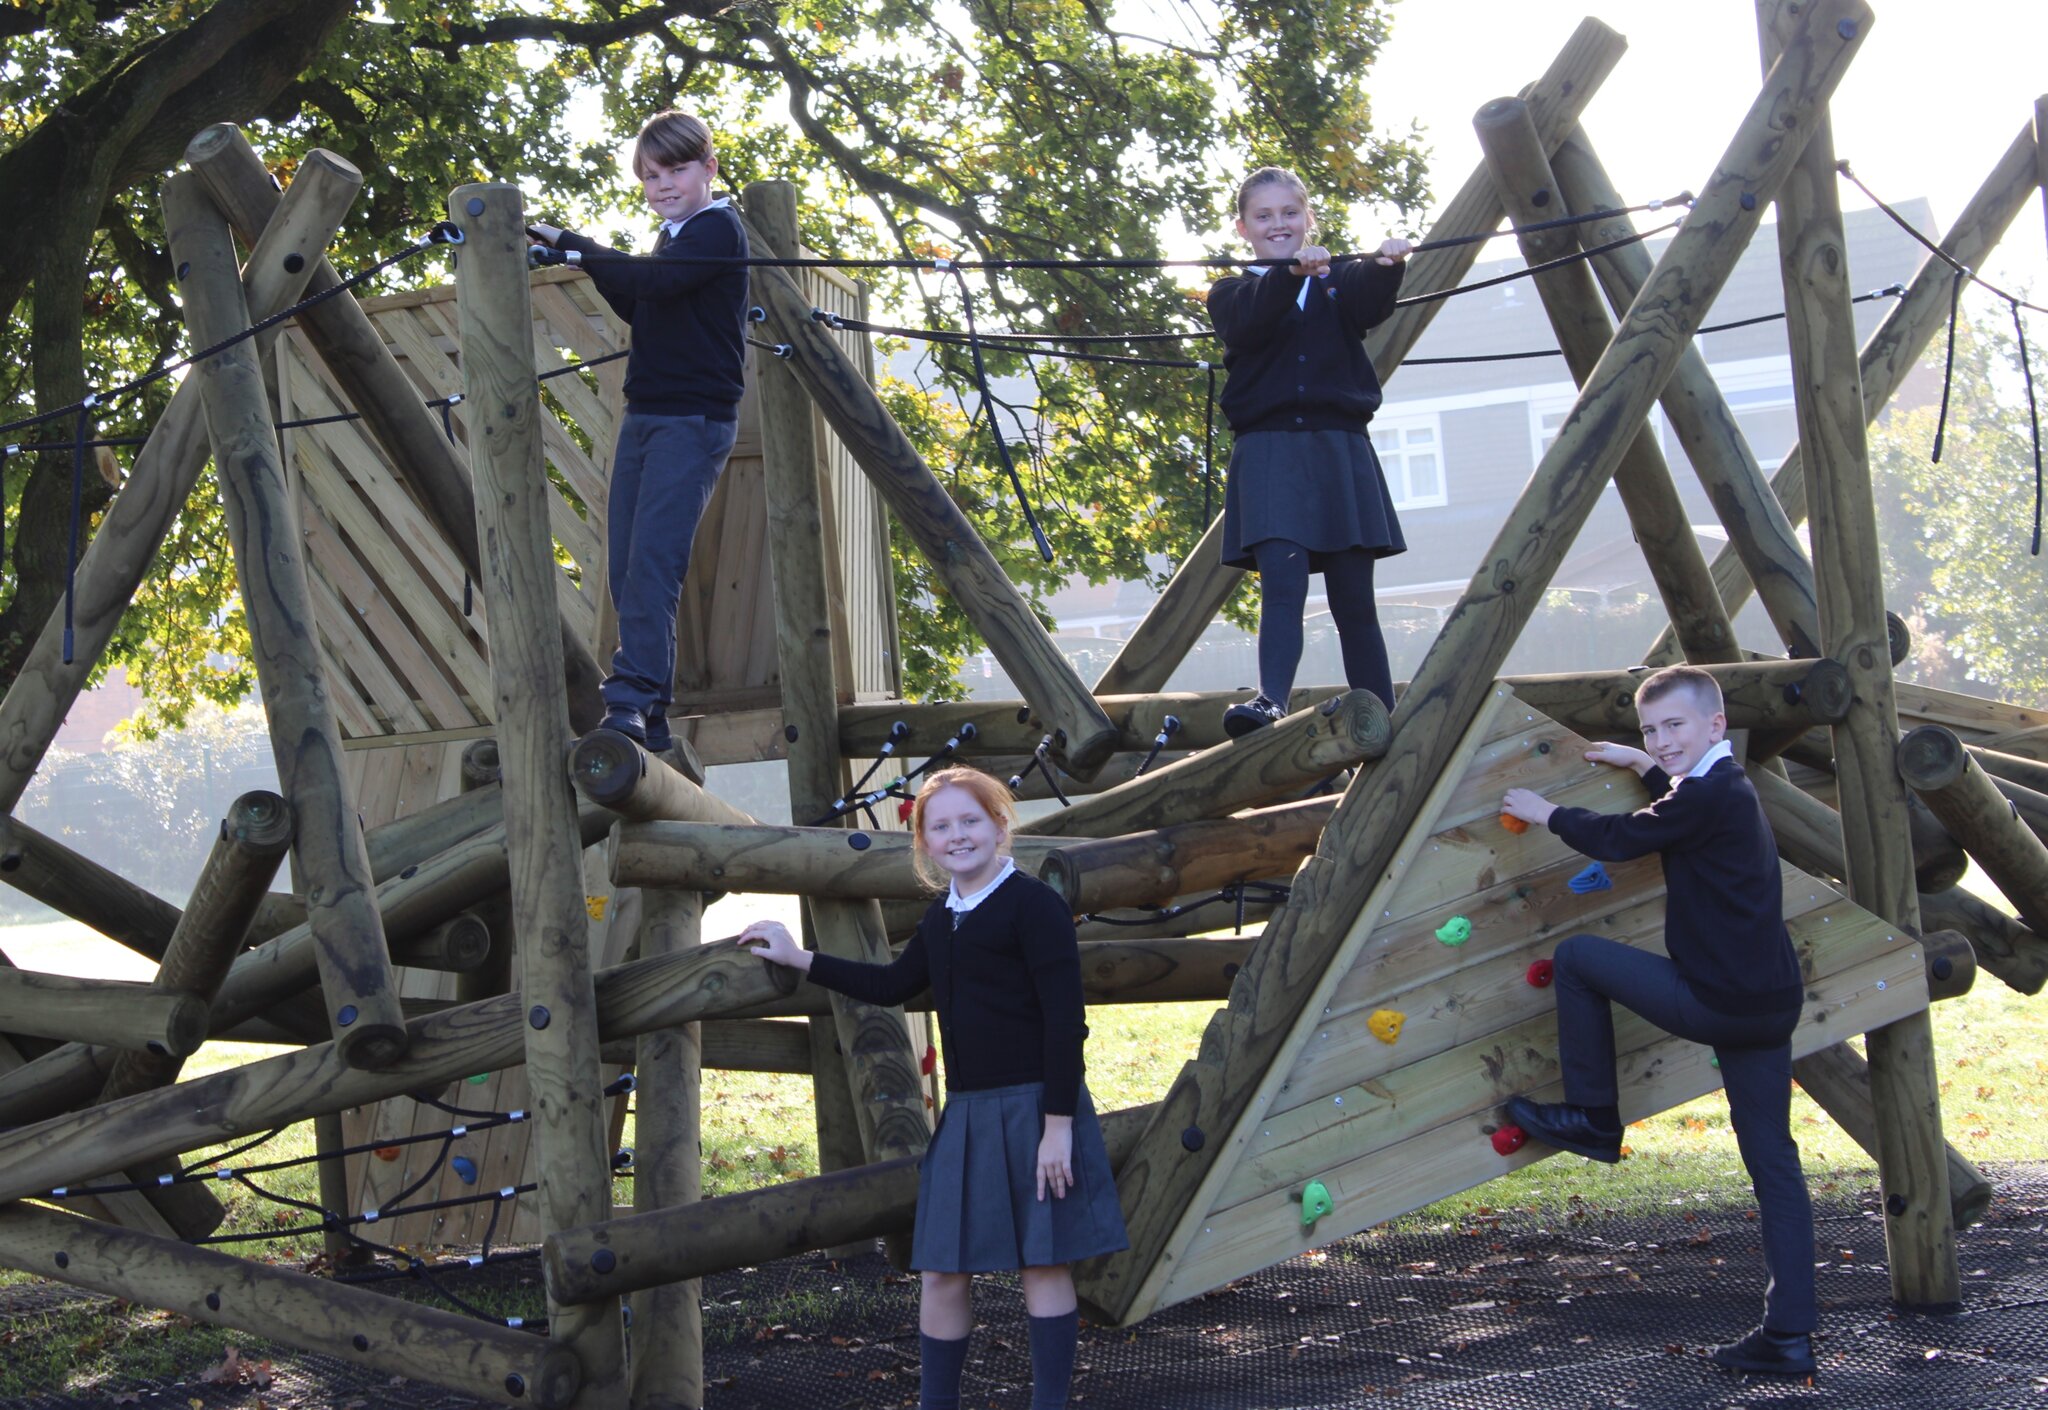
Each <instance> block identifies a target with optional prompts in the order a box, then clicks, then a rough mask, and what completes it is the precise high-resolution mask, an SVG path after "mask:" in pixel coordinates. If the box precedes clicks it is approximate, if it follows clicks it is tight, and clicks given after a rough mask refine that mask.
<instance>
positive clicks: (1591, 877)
mask: <svg viewBox="0 0 2048 1410" xmlns="http://www.w3.org/2000/svg"><path fill="white" fill-rule="evenodd" d="M1565 885H1567V886H1569V887H1571V889H1572V890H1573V891H1574V892H1575V893H1576V894H1578V895H1580V896H1585V895H1588V894H1590V893H1592V892H1594V891H1612V890H1613V889H1614V878H1613V877H1611V876H1609V875H1608V874H1607V868H1606V867H1603V866H1601V865H1600V864H1599V863H1598V862H1595V863H1593V865H1591V866H1589V867H1587V868H1586V869H1585V870H1584V871H1582V872H1580V873H1579V874H1578V875H1577V876H1575V877H1573V878H1572V879H1571V880H1570V881H1567V882H1566V883H1565Z"/></svg>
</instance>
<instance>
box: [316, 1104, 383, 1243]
mask: <svg viewBox="0 0 2048 1410" xmlns="http://www.w3.org/2000/svg"><path fill="white" fill-rule="evenodd" d="M347 1146H348V1138H347V1137H346V1136H345V1135H344V1134H343V1133H342V1129H341V1116H340V1114H339V1113H336V1112H329V1113H328V1114H327V1115H325V1116H316V1117H314V1118H313V1149H314V1151H315V1153H316V1154H318V1155H319V1157H320V1159H319V1161H318V1162H317V1170H318V1176H319V1181H320V1207H321V1208H322V1209H324V1210H327V1211H328V1212H329V1213H333V1214H342V1213H346V1212H347V1210H348V1206H349V1198H348V1159H347V1157H345V1156H343V1155H342V1154H341V1152H342V1151H343V1150H344V1149H346V1148H347ZM320 1241H321V1244H322V1246H323V1247H324V1248H325V1250H326V1253H327V1264H328V1266H329V1267H330V1268H348V1267H358V1266H360V1265H362V1264H364V1263H367V1262H369V1261H370V1257H371V1254H370V1250H368V1249H366V1248H364V1247H363V1246H362V1245H360V1244H358V1243H356V1242H355V1241H354V1240H353V1239H351V1238H349V1236H348V1230H346V1229H345V1228H343V1227H342V1226H340V1225H339V1224H331V1225H329V1226H328V1227H327V1228H326V1229H324V1230H323V1231H322V1232H321V1235H320Z"/></svg>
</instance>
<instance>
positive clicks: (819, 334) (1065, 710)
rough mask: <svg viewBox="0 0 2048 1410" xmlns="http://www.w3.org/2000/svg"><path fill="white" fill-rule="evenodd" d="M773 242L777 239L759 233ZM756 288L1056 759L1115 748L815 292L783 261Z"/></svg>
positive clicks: (840, 431) (759, 274) (863, 464)
mask: <svg viewBox="0 0 2048 1410" xmlns="http://www.w3.org/2000/svg"><path fill="white" fill-rule="evenodd" d="M750 238H753V239H754V240H755V241H756V242H757V243H758V244H760V245H762V246H764V247H766V248H769V249H773V248H774V242H773V241H770V240H765V239H760V238H759V237H758V236H751V237H750ZM753 276H754V277H753V283H752V285H751V286H750V287H751V289H752V293H753V297H754V298H755V299H756V300H757V301H758V302H759V305H760V307H761V308H762V309H763V310H765V311H766V313H767V315H768V324H767V326H768V328H769V330H770V332H771V334H772V336H773V337H774V338H775V340H776V341H777V342H782V343H787V344H789V345H790V346H791V347H792V348H793V349H795V352H794V354H793V355H792V356H791V357H790V358H788V359H786V360H785V361H784V364H783V365H784V366H785V367H787V368H789V369H790V370H791V371H793V372H794V373H795V374H796V376H797V379H798V380H799V381H801V382H802V383H803V386H804V389H805V390H806V391H808V392H809V393H810V394H811V399H812V400H813V401H814V402H816V403H817V406H818V409H819V410H820V411H822V412H823V413H824V415H825V420H826V421H827V422H828V423H829V424H830V425H831V427H832V429H833V431H834V432H835V433H836V434H837V435H838V437H839V441H840V444H841V445H843V446H844V447H845V448H846V451H847V453H848V454H849V455H851V456H852V457H853V460H854V463H855V464H857V465H859V466H860V468H861V470H862V472H863V473H865V474H866V475H867V477H868V479H869V480H870V481H872V482H873V484H874V486H875V488H876V489H877V490H878V491H880V493H881V495H882V497H883V498H884V499H886V500H887V501H888V502H889V508H890V509H891V510H892V511H894V513H895V515H896V522H897V523H898V524H900V525H901V526H902V527H903V530H904V532H905V533H907V534H909V535H910V537H911V539H912V541H913V542H915V543H916V544H917V546H918V549H919V551H920V552H922V553H923V554H924V556H925V557H926V559H928V560H929V561H930V562H931V565H932V567H933V569H934V571H936V572H937V573H938V575H939V580H940V581H941V582H942V583H944V584H945V588H946V593H947V595H948V596H949V597H950V598H951V599H952V601H953V603H954V605H955V606H956V607H958V609H959V610H960V612H961V613H962V614H963V615H964V616H965V617H966V618H967V619H968V620H969V621H970V622H972V623H973V624H974V627H975V630H976V631H978V632H980V633H981V636H982V639H983V640H984V641H986V642H987V643H988V649H989V650H990V651H991V652H993V653H994V654H995V658H996V659H997V660H998V661H1001V662H1002V663H1003V669H1004V670H1006V671H1008V672H1009V673H1010V678H1011V679H1012V680H1014V681H1016V682H1017V684H1018V688H1019V689H1020V690H1022V691H1023V692H1024V694H1025V696H1026V698H1028V699H1031V700H1034V701H1036V702H1037V703H1038V706H1039V708H1040V709H1041V710H1042V711H1043V712H1044V713H1045V715H1046V717H1047V718H1048V719H1049V720H1051V721H1052V722H1053V730H1052V733H1053V747H1054V749H1055V750H1056V751H1057V762H1058V763H1059V764H1060V766H1061V767H1062V768H1064V769H1066V770H1067V771H1068V772H1069V773H1073V774H1076V775H1080V776H1084V777H1085V776H1086V775H1088V774H1091V773H1093V772H1094V771H1095V770H1096V769H1097V768H1099V767H1100V766H1101V764H1102V761H1103V760H1104V759H1105V758H1107V757H1108V756H1109V752H1110V749H1111V747H1112V745H1113V742H1114V738H1115V733H1114V731H1113V730H1112V729H1111V727H1110V723H1109V720H1108V718H1107V717H1106V716H1104V715H1103V713H1102V711H1101V709H1100V708H1099V707H1098V706H1097V705H1096V704H1095V701H1094V698H1093V697H1091V696H1090V695H1089V693H1088V688H1087V687H1086V686H1085V685H1083V684H1082V683H1081V678H1080V677H1079V676H1077V675H1075V674H1074V668H1073V666H1072V665H1070V664H1069V663H1068V661H1067V658H1066V657H1065V656H1063V655H1061V654H1060V650H1059V648H1058V647H1057V646H1055V645H1054V644H1053V640H1052V638H1051V636H1049V635H1048V634H1047V633H1046V630H1045V628H1044V626H1042V625H1041V624H1040V623H1039V620H1038V618H1037V617H1036V616H1034V615H1033V614H1032V611H1031V608H1030V606H1029V605H1028V604H1027V603H1026V602H1025V601H1024V599H1023V597H1022V595H1021V594H1019V593H1018V591H1017V588H1016V586H1015V585H1014V584H1013V583H1011V581H1010V579H1009V575H1008V574H1006V573H1004V571H1003V568H1002V565H1001V564H1000V563H998V562H997V561H996V557H995V555H994V554H993V553H992V552H990V551H989V547H988V545H987V544H986V543H984V542H983V541H982V538H981V535H980V534H979V533H978V532H977V531H976V530H975V528H974V526H973V524H971V523H969V522H968V519H967V516H966V515H965V514H963V513H962V512H961V510H960V507H959V506H958V505H957V504H955V503H954V502H953V499H952V496H951V495H948V494H947V493H946V491H945V487H944V486H942V485H941V484H940V483H939V482H938V478H937V477H936V476H934V475H933V474H932V472H931V467H929V466H928V465H926V464H925V463H924V458H923V457H922V456H920V455H919V454H918V453H917V450H916V448H915V447H913V446H912V445H911V444H910V441H909V439H908V438H907V437H905V436H904V434H903V430H902V428H901V427H899V426H898V425H897V424H896V422H895V421H894V419H893V418H891V417H890V415H889V412H888V409H887V408H886V407H884V406H883V405H882V403H881V400H880V398H878V397H877V396H876V395H875V391H874V388H872V387H870V386H869V385H868V383H867V379H866V378H865V377H863V376H862V375H861V371H860V369H859V368H858V367H856V366H855V365H854V363H853V361H852V360H851V359H849V358H848V357H847V356H846V354H845V353H844V352H842V351H841V350H840V348H839V345H838V343H837V342H835V341H834V340H833V337H832V334H831V331H830V330H829V329H827V328H825V327H824V326H823V325H821V324H819V323H817V322H815V321H814V320H813V319H812V318H811V301H810V300H809V299H808V298H806V297H805V296H804V294H803V291H802V290H800V289H798V288H797V286H796V281H794V280H793V279H791V278H790V277H789V275H788V274H786V273H785V272H784V271H782V270H780V269H755V270H754V271H753Z"/></svg>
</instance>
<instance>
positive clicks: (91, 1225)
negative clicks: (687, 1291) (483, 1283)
mask: <svg viewBox="0 0 2048 1410" xmlns="http://www.w3.org/2000/svg"><path fill="white" fill-rule="evenodd" d="M0 1262H5V1263H7V1264H8V1265H9V1266H11V1267H15V1268H19V1269H21V1270H23V1271H24V1272H28V1273H33V1274H35V1275H36V1276H38V1277H44V1278H57V1279H61V1280H62V1281H64V1282H67V1283H72V1284H75V1285H77V1286H79V1287H83V1288H91V1289H93V1290H94V1291H95V1292H101V1293H105V1294H106V1295H107V1296H109V1297H118V1298H121V1299H123V1300H125V1301H129V1302H137V1303H140V1304H142V1305H143V1306H144V1307H161V1308H164V1309H166V1310H167V1311H171V1312H175V1313H177V1314H179V1315H180V1316H182V1317H186V1318H189V1319H191V1320H192V1321H194V1322H203V1323H205V1324H207V1325H209V1326H215V1327H231V1328H233V1329H235V1330H236V1331H243V1332H251V1333H254V1334H255V1335H257V1336H262V1337H269V1338H271V1339H273V1340H275V1341H279V1342H282V1343H285V1344H286V1345H290V1346H298V1347H304V1348H306V1349H307V1350H310V1351H317V1352H320V1353H321V1354H323V1355H326V1356H332V1357H335V1358H337V1359H339V1360H341V1361H343V1362H346V1363H348V1364H350V1365H352V1366H356V1367H359V1368H361V1370H362V1371H363V1372H365V1373H371V1374H375V1375H377V1376H380V1377H381V1376H406V1377H410V1378H412V1379H415V1380H421V1381H427V1382H430V1383H432V1384H434V1385H439V1386H445V1387H447V1388H448V1389H450V1390H457V1391H461V1392H463V1393H464V1394H467V1395H474V1396H479V1397H481V1398H483V1399H485V1400H490V1401H494V1402H496V1403H499V1404H503V1405H521V1406H528V1405H530V1406H537V1407H543V1410H568V1407H569V1406H571V1405H572V1404H577V1403H579V1402H578V1401H577V1395H576V1392H577V1389H578V1386H579V1385H580V1384H581V1381H582V1377H581V1374H580V1371H579V1368H578V1366H577V1364H576V1358H575V1356H573V1355H572V1354H570V1353H569V1351H567V1350H566V1349H565V1348H562V1347H559V1346H555V1345H552V1344H550V1343H549V1342H548V1341H546V1340H545V1339H543V1338H541V1337H537V1336H534V1335H533V1334H532V1333H530V1332H519V1331H513V1330H512V1329H510V1328H508V1327H503V1326H499V1325H496V1324H495V1323H491V1322H484V1321H479V1320H478V1319H476V1318H474V1317H467V1316H463V1315H461V1314H458V1313H454V1312H444V1311H442V1310H441V1309H439V1308H436V1307H423V1306H421V1305H420V1304H418V1303H415V1302H407V1301H404V1300H402V1299H399V1298H392V1297H386V1296H384V1295H383V1294H381V1293H375V1292H371V1291H370V1290H369V1289H368V1288H352V1287H349V1286H347V1285H346V1284H342V1283H335V1282H331V1281H329V1280H328V1279H325V1278H315V1277H312V1276H310V1275H308V1274H305V1273H297V1272H292V1271H290V1270H288V1269H285V1268H280V1267H277V1266H275V1265H272V1264H269V1263H259V1262H257V1261H256V1260H255V1259H251V1258H236V1257H233V1256H231V1255H229V1254H224V1253H215V1252H213V1251H212V1250H210V1249H201V1248H192V1247H190V1246H189V1245H186V1244H182V1243H179V1242H178V1241H177V1240H175V1239H164V1238H153V1237H151V1236H150V1235H147V1234H136V1233H131V1232H129V1231H128V1230H126V1229H117V1228H115V1227H113V1226H112V1225H109V1224H101V1223H98V1222H97V1221H94V1220H89V1219H77V1218H74V1217H72V1216H71V1215H68V1214H57V1213H53V1212H52V1211H50V1210H46V1209H37V1208H34V1207H33V1206H30V1205H25V1204H15V1205H10V1206H8V1207H7V1208H5V1209H0Z"/></svg>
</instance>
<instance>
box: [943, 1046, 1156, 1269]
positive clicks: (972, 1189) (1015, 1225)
mask: <svg viewBox="0 0 2048 1410" xmlns="http://www.w3.org/2000/svg"><path fill="white" fill-rule="evenodd" d="M1044 1092H1045V1084H1044V1083H1042V1082H1027V1083H1024V1084H1023V1085H1021V1086H1016V1087H994V1088H990V1089H989V1090H987V1091H983V1092H954V1093H950V1094H949V1095H948V1096H947V1098H946V1109H945V1113H944V1115H943V1116H942V1117H941V1118H940V1121H939V1129H938V1131H937V1132H936V1133H934V1134H933V1136H932V1143H931V1146H930V1148H929V1149H927V1150H926V1151H925V1153H924V1159H923V1160H922V1161H921V1162H920V1163H919V1165H918V1170H917V1224H916V1229H915V1231H914V1232H913V1233H912V1235H911V1240H910V1264H911V1266H912V1267H913V1268H916V1269H918V1270H919V1271H920V1272H925V1273H997V1272H1004V1271H1007V1270H1009V1269H1012V1268H1043V1267H1050V1266H1052V1265H1054V1264H1059V1263H1074V1262H1078V1261H1079V1260H1081V1259H1083V1258H1093V1257H1094V1256H1095V1255H1097V1254H1101V1253H1115V1252H1117V1251H1118V1250H1119V1249H1125V1248H1129V1247H1130V1240H1129V1238H1128V1237H1126V1236H1125V1234H1124V1216H1123V1208H1122V1206H1120V1205H1119V1204H1118V1203H1117V1197H1116V1179H1115V1177H1114V1176H1112V1175H1111V1174H1110V1169H1109V1151H1108V1149H1107V1148H1106V1147H1105V1146H1104V1145H1103V1143H1102V1128H1101V1126H1100V1125H1098V1124H1097V1123H1096V1120H1095V1104H1094V1103H1093V1102H1091V1101H1090V1100H1089V1099H1088V1091H1087V1089H1086V1088H1085V1087H1084V1088H1082V1090H1081V1100H1080V1102H1079V1103H1078V1107H1079V1109H1078V1110H1077V1111H1076V1112H1075V1113H1074V1183H1073V1184H1072V1185H1071V1186H1070V1187H1069V1188H1068V1190H1067V1193H1066V1195H1065V1196H1064V1197H1062V1198H1059V1199H1055V1198H1053V1196H1052V1194H1051V1192H1050V1191H1048V1192H1047V1194H1046V1197H1045V1198H1044V1199H1043V1200H1041V1199H1039V1198H1038V1142H1039V1137H1040V1136H1041V1135H1042V1134H1043V1132H1044V1125H1043V1120H1042V1116H1041V1112H1040V1103H1041V1101H1042V1100H1043V1097H1044Z"/></svg>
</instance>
